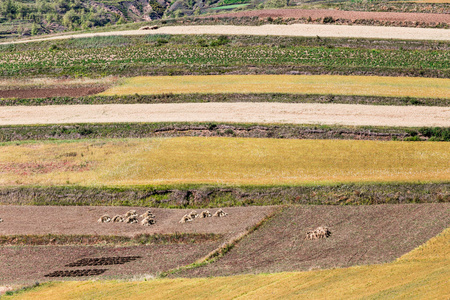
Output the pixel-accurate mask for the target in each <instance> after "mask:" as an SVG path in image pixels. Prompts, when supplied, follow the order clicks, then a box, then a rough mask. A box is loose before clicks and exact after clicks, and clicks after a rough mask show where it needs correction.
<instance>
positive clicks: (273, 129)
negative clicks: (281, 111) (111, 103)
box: [0, 122, 450, 145]
mask: <svg viewBox="0 0 450 300" xmlns="http://www.w3.org/2000/svg"><path fill="white" fill-rule="evenodd" d="M0 132H1V133H0V145H1V144H2V143H8V142H19V141H37V140H81V139H99V138H102V139H104V138H108V139H109V138H152V137H184V136H192V137H194V136H208V137H213V136H214V137H238V138H239V137H251V138H276V139H345V140H380V141H388V140H394V141H395V140H398V141H450V128H448V127H443V128H441V127H420V128H419V127H412V128H410V127H408V128H406V127H373V126H338V125H334V126H325V125H322V126H321V125H302V124H300V125H297V124H276V125H275V124H274V125H271V124H269V125H266V124H239V123H215V122H211V123H196V122H193V123H183V122H174V123H166V122H161V123H100V124H92V123H86V124H76V125H74V124H61V125H60V124H55V125H11V126H0Z"/></svg>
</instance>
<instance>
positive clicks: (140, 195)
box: [0, 182, 450, 208]
mask: <svg viewBox="0 0 450 300" xmlns="http://www.w3.org/2000/svg"><path fill="white" fill-rule="evenodd" d="M436 202H445V203H448V202H450V182H443V183H416V184H415V183H378V184H376V183H374V184H367V183H366V184H352V183H349V184H336V185H317V186H314V185H305V186H262V187H259V186H240V187H231V186H229V187H227V186H213V185H184V186H180V185H178V186H166V187H163V186H161V187H154V186H143V187H122V188H118V187H102V188H100V187H95V188H94V187H80V186H52V187H3V188H0V204H1V205H68V206H79V205H88V206H89V205H94V206H147V207H159V208H210V207H233V206H235V207H236V206H248V205H258V206H263V205H286V204H315V205H373V204H400V203H436Z"/></svg>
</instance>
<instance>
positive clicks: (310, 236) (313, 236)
mask: <svg viewBox="0 0 450 300" xmlns="http://www.w3.org/2000/svg"><path fill="white" fill-rule="evenodd" d="M330 236H331V231H330V230H329V229H328V227H326V226H320V227H317V228H316V229H315V230H310V231H308V232H306V237H305V238H306V239H307V240H317V239H324V238H328V237H330Z"/></svg>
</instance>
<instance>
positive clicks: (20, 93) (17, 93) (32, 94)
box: [0, 87, 108, 99]
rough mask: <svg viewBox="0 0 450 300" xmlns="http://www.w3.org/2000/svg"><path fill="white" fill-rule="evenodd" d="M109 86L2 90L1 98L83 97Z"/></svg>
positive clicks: (99, 91) (0, 91) (0, 92)
mask: <svg viewBox="0 0 450 300" xmlns="http://www.w3.org/2000/svg"><path fill="white" fill-rule="evenodd" d="M107 88H108V87H76V88H40V89H15V90H0V98H23V99H27V98H47V97H82V96H89V95H95V94H98V93H101V92H103V91H105V90H106V89H107Z"/></svg>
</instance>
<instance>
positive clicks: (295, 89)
mask: <svg viewBox="0 0 450 300" xmlns="http://www.w3.org/2000/svg"><path fill="white" fill-rule="evenodd" d="M135 93H137V94H142V95H144V94H167V93H174V94H179V93H298V94H336V95H371V96H398V97H400V96H402V97H405V96H410V97H433V98H449V97H450V79H445V78H414V77H381V76H338V75H214V76H152V77H134V78H129V79H125V80H124V81H123V83H122V84H120V85H118V86H115V87H112V88H110V89H108V90H106V91H105V92H103V93H101V94H100V95H108V96H112V95H128V94H135Z"/></svg>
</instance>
